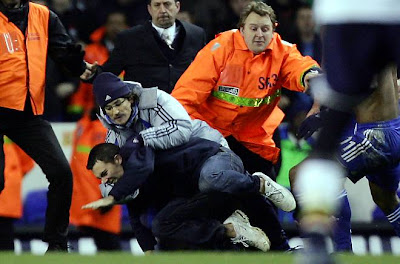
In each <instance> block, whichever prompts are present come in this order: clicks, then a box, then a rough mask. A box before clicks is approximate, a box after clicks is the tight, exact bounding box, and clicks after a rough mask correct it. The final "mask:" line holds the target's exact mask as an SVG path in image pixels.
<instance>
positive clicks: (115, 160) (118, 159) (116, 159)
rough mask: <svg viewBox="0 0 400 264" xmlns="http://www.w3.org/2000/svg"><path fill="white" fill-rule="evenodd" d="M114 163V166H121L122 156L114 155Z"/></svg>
mask: <svg viewBox="0 0 400 264" xmlns="http://www.w3.org/2000/svg"><path fill="white" fill-rule="evenodd" d="M114 162H115V163H116V164H118V165H121V164H122V156H121V155H119V154H115V156H114Z"/></svg>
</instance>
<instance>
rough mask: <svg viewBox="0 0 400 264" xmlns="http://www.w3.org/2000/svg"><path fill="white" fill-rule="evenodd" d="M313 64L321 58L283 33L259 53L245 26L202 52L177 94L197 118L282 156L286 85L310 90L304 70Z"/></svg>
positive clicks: (269, 155)
mask: <svg viewBox="0 0 400 264" xmlns="http://www.w3.org/2000/svg"><path fill="white" fill-rule="evenodd" d="M313 67H319V65H318V63H317V62H315V61H314V60H313V59H312V58H311V57H308V56H306V57H304V56H302V55H301V54H300V52H299V51H298V50H297V48H296V45H293V44H291V43H288V42H286V41H283V40H282V39H281V37H280V36H279V34H277V33H274V35H273V38H272V40H271V42H270V44H269V45H268V47H267V49H266V50H265V51H264V52H262V53H260V54H258V55H254V54H253V52H252V51H250V50H249V49H248V47H247V45H246V43H245V41H244V39H243V37H242V36H241V33H240V31H239V30H231V31H227V32H224V33H221V34H220V35H219V36H217V37H216V38H215V39H214V40H212V41H211V42H210V43H208V44H207V45H206V46H205V47H204V48H203V49H202V50H201V51H200V52H199V53H198V54H197V56H196V58H195V60H194V61H193V62H192V64H191V65H190V66H189V68H188V69H187V70H186V71H185V72H184V73H183V75H182V76H181V78H180V79H179V81H178V82H177V84H176V85H175V88H174V90H173V91H172V93H171V95H172V96H174V97H175V98H176V99H178V101H179V102H180V103H181V104H182V105H183V106H184V107H185V109H186V110H187V111H188V113H189V115H190V116H191V117H192V118H197V119H201V120H204V121H206V122H207V123H208V124H209V125H210V126H211V127H213V128H215V129H217V130H219V131H220V132H221V133H222V134H223V135H224V136H225V137H226V136H229V135H232V136H233V137H235V138H236V139H237V140H238V141H240V142H241V143H242V144H243V145H244V146H245V147H247V148H248V149H249V150H251V151H252V152H254V153H257V154H258V155H260V156H261V157H263V158H265V159H266V160H269V161H272V162H276V161H277V159H278V156H279V148H277V147H276V145H275V143H274V141H273V139H272V136H273V134H274V131H275V129H276V128H277V127H278V125H279V124H280V123H281V121H282V119H283V117H284V114H283V112H282V111H281V110H280V109H279V107H278V102H279V100H280V95H281V89H282V88H283V87H284V88H287V89H290V90H293V91H299V92H302V91H304V83H303V76H304V74H305V72H306V71H308V70H310V69H311V68H313Z"/></svg>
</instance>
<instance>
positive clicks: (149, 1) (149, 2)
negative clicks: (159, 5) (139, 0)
mask: <svg viewBox="0 0 400 264" xmlns="http://www.w3.org/2000/svg"><path fill="white" fill-rule="evenodd" d="M151 1H152V0H147V4H148V5H150V4H151ZM174 1H175V3H176V2H178V1H179V0H174Z"/></svg>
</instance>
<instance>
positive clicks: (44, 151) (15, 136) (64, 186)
mask: <svg viewBox="0 0 400 264" xmlns="http://www.w3.org/2000/svg"><path fill="white" fill-rule="evenodd" d="M3 135H6V136H7V137H9V138H10V139H11V140H12V141H14V142H15V143H16V144H17V145H18V146H19V147H21V148H22V149H23V150H24V151H25V152H26V153H27V154H28V155H29V156H30V157H32V159H33V160H34V161H35V162H36V163H37V164H38V165H39V166H40V168H41V169H42V171H43V172H44V174H45V175H46V178H47V180H48V181H49V183H50V185H49V191H48V193H47V204H48V205H47V210H46V224H45V227H44V236H43V241H45V242H49V243H66V242H67V232H68V231H67V230H68V225H69V209H70V206H71V196H72V172H71V169H70V167H69V163H68V161H67V159H66V157H65V155H64V153H63V151H62V149H61V146H60V144H59V143H58V141H57V138H56V135H55V134H54V131H53V129H52V127H51V125H50V123H49V122H47V121H46V120H43V119H42V118H41V117H40V116H33V115H27V114H24V113H23V112H22V113H21V114H15V115H13V116H12V118H11V117H10V116H7V117H5V116H4V115H0V145H1V147H0V190H3V189H4V150H3V144H4V141H3Z"/></svg>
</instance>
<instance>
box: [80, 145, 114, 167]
mask: <svg viewBox="0 0 400 264" xmlns="http://www.w3.org/2000/svg"><path fill="white" fill-rule="evenodd" d="M119 150H120V149H119V147H118V146H117V145H114V144H111V143H100V144H97V145H96V146H94V147H93V148H92V150H91V151H90V153H89V158H88V161H87V165H86V169H88V170H92V169H93V166H94V164H96V162H97V161H98V160H100V161H103V162H105V163H112V162H114V157H115V155H117V154H119Z"/></svg>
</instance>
